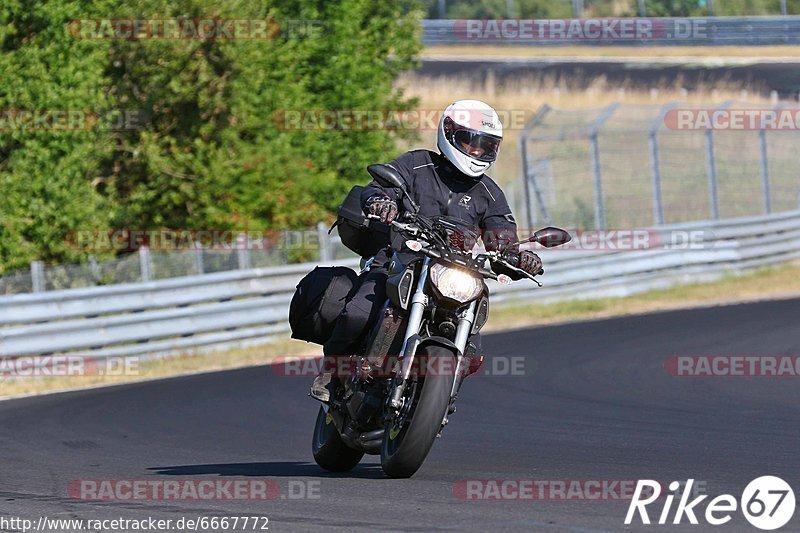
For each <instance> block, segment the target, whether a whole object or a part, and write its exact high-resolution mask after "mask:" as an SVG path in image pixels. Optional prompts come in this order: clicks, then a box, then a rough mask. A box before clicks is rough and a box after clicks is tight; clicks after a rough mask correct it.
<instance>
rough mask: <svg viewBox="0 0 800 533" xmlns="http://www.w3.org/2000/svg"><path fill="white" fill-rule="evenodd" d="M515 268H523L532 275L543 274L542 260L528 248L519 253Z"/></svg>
mask: <svg viewBox="0 0 800 533" xmlns="http://www.w3.org/2000/svg"><path fill="white" fill-rule="evenodd" d="M517 268H519V269H521V270H524V271H525V272H527V273H528V274H530V275H532V276H538V275H539V274H544V269H543V268H542V260H541V259H539V256H538V255H536V254H535V253H533V252H531V251H528V250H523V251H521V252H520V253H519V263H518V265H517Z"/></svg>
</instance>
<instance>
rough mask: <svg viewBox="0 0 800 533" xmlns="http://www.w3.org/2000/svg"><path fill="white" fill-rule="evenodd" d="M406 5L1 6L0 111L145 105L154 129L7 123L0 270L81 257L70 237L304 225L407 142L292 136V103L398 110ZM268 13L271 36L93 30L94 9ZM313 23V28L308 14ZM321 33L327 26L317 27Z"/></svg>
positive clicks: (237, 0)
mask: <svg viewBox="0 0 800 533" xmlns="http://www.w3.org/2000/svg"><path fill="white" fill-rule="evenodd" d="M418 17H419V13H418V12H417V11H414V10H413V9H409V4H408V3H396V4H395V3H391V2H381V3H376V2H370V1H367V0H326V1H325V2H319V1H316V0H299V1H298V0H291V1H290V0H272V1H260V2H258V1H256V2H254V1H251V0H228V1H224V0H140V1H138V2H124V1H121V0H114V1H112V0H102V1H100V2H97V1H90V0H77V1H76V0H39V1H35V2H27V1H23V0H14V1H12V2H5V4H4V5H3V7H0V71H1V72H3V78H2V81H0V110H3V109H43V110H58V109H63V110H74V109H84V110H88V111H89V112H96V113H103V112H104V111H106V110H124V111H125V112H126V113H128V114H133V113H135V114H137V115H138V117H139V119H140V121H141V124H140V126H141V127H137V128H130V129H122V130H114V129H108V128H97V127H95V128H91V129H89V130H87V131H83V130H81V131H52V130H45V131H40V130H34V131H31V130H21V129H14V128H11V129H7V130H5V131H3V130H0V268H12V267H20V266H24V265H25V264H27V263H28V262H29V261H30V260H32V259H45V260H48V261H54V262H55V261H73V260H76V259H80V258H81V257H82V251H80V250H76V249H73V248H72V247H71V246H70V245H69V243H68V241H69V239H68V236H69V234H70V232H73V231H76V230H79V229H89V228H115V229H126V228H127V229H158V228H181V229H184V228H185V229H198V230H199V229H271V228H281V229H282V228H299V227H303V228H305V227H308V226H310V225H311V224H313V223H315V222H317V221H318V220H320V219H323V218H326V217H330V214H331V212H332V210H333V209H335V207H336V205H338V203H339V201H340V200H341V197H342V196H343V194H344V192H345V191H346V190H347V189H348V188H349V186H351V185H352V184H353V183H354V182H356V181H364V167H365V166H366V165H367V164H369V163H372V162H375V161H381V160H385V159H387V158H390V157H391V156H393V155H394V154H393V148H394V141H395V139H394V135H393V134H392V133H391V132H387V131H383V130H381V129H375V130H369V131H348V130H346V129H337V128H333V129H329V130H293V129H286V128H285V127H282V125H281V124H280V123H278V122H276V116H278V115H280V113H281V112H284V111H287V110H301V111H302V110H321V109H367V110H402V109H408V108H409V107H410V105H411V104H412V103H413V102H410V101H409V100H408V99H407V98H405V97H404V95H403V94H402V93H401V92H399V91H397V90H396V89H394V88H393V83H392V82H393V80H394V79H395V77H396V75H397V74H398V73H399V72H400V71H401V70H404V69H407V68H409V67H410V66H411V65H412V64H413V63H412V62H413V57H414V55H415V54H416V53H417V52H418V50H419V47H420V42H419V27H418ZM90 18H95V19H100V18H103V19H105V18H109V19H155V18H157V19H170V18H197V19H212V18H224V19H271V20H274V21H276V22H277V24H278V25H280V27H281V31H280V32H279V33H277V34H275V35H274V36H273V38H271V39H254V40H225V39H219V40H200V39H152V40H145V39H143V40H122V39H80V38H76V36H75V31H74V29H75V28H74V25H73V27H71V25H70V22H71V21H74V20H81V19H90ZM304 21H311V22H309V23H305V22H304ZM307 28H315V30H314V31H306V29H307Z"/></svg>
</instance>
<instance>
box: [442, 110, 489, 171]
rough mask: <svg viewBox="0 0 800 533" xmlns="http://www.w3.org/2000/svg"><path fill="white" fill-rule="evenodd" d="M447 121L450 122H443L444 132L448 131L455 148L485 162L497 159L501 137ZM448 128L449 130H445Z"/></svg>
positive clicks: (449, 138)
mask: <svg viewBox="0 0 800 533" xmlns="http://www.w3.org/2000/svg"><path fill="white" fill-rule="evenodd" d="M445 122H448V121H447V120H446V121H445ZM449 122H450V124H445V132H446V133H449V135H448V140H449V141H450V144H452V145H453V146H454V147H455V148H456V150H458V151H459V152H461V153H463V154H466V155H468V156H469V157H472V158H473V159H477V160H478V161H484V162H486V163H492V162H494V161H495V160H496V159H497V154H498V152H499V151H500V141H502V140H503V139H502V138H501V137H498V136H496V135H491V134H489V133H485V132H480V131H476V130H472V129H469V128H465V127H463V126H460V125H458V124H456V123H455V122H453V121H452V120H450V121H449ZM447 126H450V127H449V128H448V127H447ZM448 129H449V130H450V131H449V132H447V130H448Z"/></svg>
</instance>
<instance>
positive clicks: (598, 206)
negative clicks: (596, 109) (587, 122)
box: [589, 102, 619, 229]
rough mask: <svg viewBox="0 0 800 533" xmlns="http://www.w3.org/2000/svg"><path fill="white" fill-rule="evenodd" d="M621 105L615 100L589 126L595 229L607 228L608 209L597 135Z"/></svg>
mask: <svg viewBox="0 0 800 533" xmlns="http://www.w3.org/2000/svg"><path fill="white" fill-rule="evenodd" d="M618 107H619V102H614V103H612V104H611V105H609V106H608V107H606V108H605V109H604V110H603V111H602V113H600V116H599V117H597V120H595V121H594V124H592V126H591V127H590V128H589V143H590V148H591V155H592V175H593V176H594V225H595V229H605V227H606V211H605V203H604V201H603V176H602V174H601V172H600V144H599V142H598V140H597V136H598V134H599V133H600V128H601V127H602V126H603V123H604V122H605V121H606V120H608V119H609V118H610V117H611V115H613V114H614V111H616V110H617V108H618Z"/></svg>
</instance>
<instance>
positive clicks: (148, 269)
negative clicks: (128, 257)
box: [139, 246, 153, 282]
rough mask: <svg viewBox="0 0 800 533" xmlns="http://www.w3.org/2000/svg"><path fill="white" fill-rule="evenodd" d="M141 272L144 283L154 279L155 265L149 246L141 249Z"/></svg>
mask: <svg viewBox="0 0 800 533" xmlns="http://www.w3.org/2000/svg"><path fill="white" fill-rule="evenodd" d="M139 272H140V273H141V275H142V281H143V282H146V281H150V280H151V279H153V263H152V258H151V257H150V249H149V248H148V247H147V246H142V247H141V248H139Z"/></svg>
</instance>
